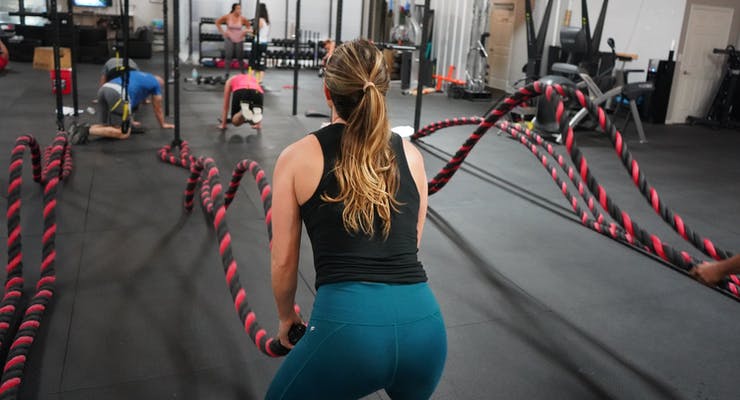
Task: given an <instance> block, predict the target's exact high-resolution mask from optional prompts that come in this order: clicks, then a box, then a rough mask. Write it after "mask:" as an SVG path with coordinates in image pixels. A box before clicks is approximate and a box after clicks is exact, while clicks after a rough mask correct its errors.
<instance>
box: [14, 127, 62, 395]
mask: <svg viewBox="0 0 740 400" xmlns="http://www.w3.org/2000/svg"><path fill="white" fill-rule="evenodd" d="M25 149H29V150H30V152H31V162H32V164H33V166H32V168H33V179H34V181H36V182H38V183H41V184H42V186H43V190H44V193H43V200H44V210H43V219H44V233H43V236H42V261H41V273H40V277H39V280H38V282H37V283H36V292H35V294H34V295H33V297H32V298H31V300H30V301H29V303H28V306H27V307H26V309H25V311H24V312H23V316H22V319H21V321H20V325H19V326H18V329H17V331H16V332H15V338H14V339H13V342H12V343H11V344H10V347H9V348H8V349H7V357H6V361H5V363H4V366H3V373H2V378H0V399H15V398H17V396H18V393H19V391H20V387H21V384H22V382H23V370H24V368H25V365H26V360H27V357H28V354H29V352H30V350H31V348H32V346H33V343H34V340H35V339H36V336H37V335H38V332H39V329H40V327H41V319H42V318H43V316H44V313H45V311H46V309H47V307H48V306H49V304H50V303H51V300H52V298H53V296H54V282H55V281H56V270H55V263H56V231H57V224H56V204H57V200H56V194H57V186H58V185H59V182H60V181H61V180H64V179H66V178H67V177H68V176H69V174H70V173H71V171H72V156H71V151H70V146H69V142H68V140H67V134H66V133H64V132H59V133H57V135H56V137H55V138H54V141H53V142H52V144H51V146H49V147H47V148H46V149H45V150H44V157H43V158H44V166H43V168H42V162H41V153H40V150H39V146H38V143H37V142H36V140H35V139H34V138H33V137H31V136H28V135H26V136H21V137H19V138H18V139H17V140H16V146H15V148H14V149H13V152H12V155H11V163H10V171H9V172H10V180H9V184H8V266H7V273H8V274H7V278H6V283H5V295H4V296H3V305H2V306H0V340H2V342H0V345H1V346H2V348H3V351H6V348H5V347H6V346H7V343H8V339H9V332H10V330H11V329H12V328H13V325H12V324H13V321H14V320H15V319H16V318H17V317H20V316H15V313H16V312H18V311H20V310H18V302H19V301H20V298H21V294H22V290H23V284H24V279H23V261H22V258H23V256H22V251H21V245H22V243H21V228H20V211H21V197H20V194H21V191H20V189H21V184H22V166H23V154H24V152H25ZM6 299H7V300H8V303H7V304H6ZM9 314H13V316H11V317H10V318H8V315H9Z"/></svg>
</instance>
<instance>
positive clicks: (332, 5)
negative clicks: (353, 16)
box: [328, 0, 334, 39]
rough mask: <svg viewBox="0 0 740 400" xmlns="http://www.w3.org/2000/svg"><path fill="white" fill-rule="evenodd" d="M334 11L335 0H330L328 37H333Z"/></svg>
mask: <svg viewBox="0 0 740 400" xmlns="http://www.w3.org/2000/svg"><path fill="white" fill-rule="evenodd" d="M332 11H334V0H329V18H328V19H329V31H328V32H329V33H328V35H329V36H328V38H329V39H331V12H332Z"/></svg>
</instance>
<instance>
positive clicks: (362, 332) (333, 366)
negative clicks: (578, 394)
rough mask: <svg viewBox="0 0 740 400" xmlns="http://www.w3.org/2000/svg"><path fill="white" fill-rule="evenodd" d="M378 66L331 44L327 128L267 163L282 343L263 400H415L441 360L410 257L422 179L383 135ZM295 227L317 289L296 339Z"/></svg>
mask: <svg viewBox="0 0 740 400" xmlns="http://www.w3.org/2000/svg"><path fill="white" fill-rule="evenodd" d="M389 78H390V76H389V73H388V71H387V70H386V65H385V62H384V59H383V56H382V54H381V53H380V51H378V49H377V48H376V47H375V46H374V45H373V44H372V43H370V42H368V41H366V40H357V41H353V42H348V43H344V44H342V45H341V46H339V47H337V48H336V50H335V51H334V53H333V55H332V56H331V58H330V59H329V60H328V63H327V65H326V74H325V77H324V95H325V97H326V100H327V103H328V105H329V107H330V108H331V110H332V124H331V125H329V126H326V127H324V128H322V129H321V130H319V131H317V132H313V133H312V134H310V135H307V136H306V137H304V138H303V139H301V140H299V141H297V142H295V143H293V144H292V145H290V146H288V147H287V148H286V149H285V150H284V151H283V152H282V154H281V155H280V157H279V158H278V161H277V165H276V166H275V173H274V178H273V197H272V208H273V214H272V215H273V217H272V229H273V241H272V286H273V292H274V295H275V302H276V304H277V309H278V316H279V320H280V323H279V328H278V337H279V338H280V341H281V343H282V344H283V345H284V346H286V347H288V348H292V350H291V352H290V354H288V357H287V358H286V359H285V361H284V362H283V365H282V366H281V367H280V370H279V371H278V372H277V374H276V376H275V378H274V379H273V381H272V384H271V385H270V388H269V390H268V393H267V398H268V399H298V398H300V399H356V398H360V397H363V396H366V395H368V394H371V393H373V392H375V391H378V390H381V389H382V390H385V391H386V392H387V394H388V395H389V396H390V397H391V398H393V399H427V398H429V397H430V396H431V395H432V393H433V392H434V389H435V388H436V386H437V383H438V382H439V379H440V377H441V375H442V370H443V368H444V363H445V358H446V355H447V336H446V332H445V327H444V321H443V320H442V315H441V313H440V310H439V305H438V304H437V301H436V299H435V298H434V295H433V294H432V292H431V290H430V289H429V286H428V285H427V283H426V281H427V276H426V273H425V272H424V268H423V267H422V265H421V263H420V262H419V260H418V258H417V252H418V247H419V244H420V242H421V236H422V230H423V228H424V221H425V219H426V207H427V180H426V174H425V172H424V162H423V159H422V157H421V154H420V153H419V151H418V150H417V149H416V148H415V147H413V146H412V145H411V144H410V143H409V142H408V141H405V140H402V139H401V138H400V137H399V136H398V135H396V134H393V133H391V130H390V125H389V122H388V113H387V109H386V101H385V95H386V93H387V91H388V84H389ZM301 223H303V224H305V225H306V230H307V232H308V236H309V238H310V239H311V246H312V248H313V258H314V267H315V269H316V281H315V287H316V289H317V292H316V299H315V300H314V305H313V310H312V312H311V320H310V321H309V322H308V325H307V329H306V334H305V335H304V336H303V338H302V339H301V340H300V341H299V342H298V343H297V344H296V345H295V347H293V346H291V344H290V342H289V341H288V332H289V331H290V328H291V327H292V326H293V325H294V324H304V322H303V321H302V320H301V318H300V316H299V315H298V314H297V313H296V312H295V311H294V309H293V304H294V301H295V293H296V287H297V282H298V254H299V250H300V240H301Z"/></svg>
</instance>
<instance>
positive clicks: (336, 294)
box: [266, 282, 447, 400]
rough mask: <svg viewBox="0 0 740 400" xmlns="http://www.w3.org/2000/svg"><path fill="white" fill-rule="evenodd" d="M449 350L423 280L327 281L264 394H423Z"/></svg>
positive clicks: (426, 393)
mask: <svg viewBox="0 0 740 400" xmlns="http://www.w3.org/2000/svg"><path fill="white" fill-rule="evenodd" d="M446 356H447V334H446V332H445V327H444V322H443V320H442V315H441V314H440V311H439V306H438V304H437V301H436V300H435V298H434V295H433V294H432V291H431V290H430V289H429V286H428V285H427V284H426V283H418V284H412V285H396V284H381V283H368V282H346V283H335V284H327V285H323V286H321V287H320V288H319V291H318V292H317V293H316V300H315V301H314V308H313V311H312V314H311V320H310V322H309V324H308V329H307V331H306V334H305V336H303V338H302V339H301V340H300V341H299V342H298V344H297V345H296V346H295V347H294V348H293V350H292V351H291V352H290V354H288V356H287V357H286V359H285V361H283V364H282V365H281V367H280V369H279V370H278V372H277V374H276V375H275V378H274V379H273V381H272V384H271V385H270V388H269V390H268V391H267V396H266V398H267V399H270V400H273V399H281V400H286V399H302V400H303V399H332V400H334V399H357V398H360V397H363V396H366V395H368V394H371V393H373V392H375V391H378V390H380V389H385V391H386V393H387V394H388V395H389V396H390V397H391V398H392V399H394V400H396V399H428V398H429V397H430V396H431V395H432V393H433V392H434V389H435V387H436V386H437V383H438V382H439V379H440V377H441V375H442V370H443V368H444V363H445V358H446Z"/></svg>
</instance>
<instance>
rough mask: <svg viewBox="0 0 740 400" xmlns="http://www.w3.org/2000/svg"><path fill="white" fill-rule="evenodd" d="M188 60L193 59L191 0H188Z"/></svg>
mask: <svg viewBox="0 0 740 400" xmlns="http://www.w3.org/2000/svg"><path fill="white" fill-rule="evenodd" d="M198 41H200V38H198ZM198 56H199V57H201V56H200V54H199V55H198ZM201 58H202V57H201ZM188 61H190V62H192V61H193V0H188Z"/></svg>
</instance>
